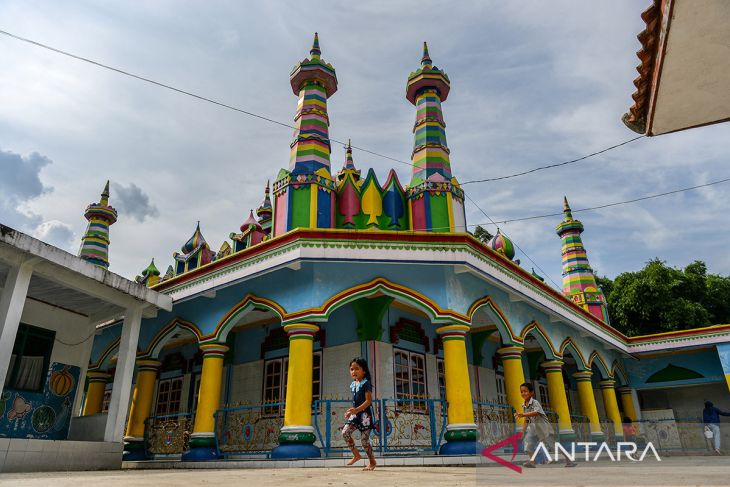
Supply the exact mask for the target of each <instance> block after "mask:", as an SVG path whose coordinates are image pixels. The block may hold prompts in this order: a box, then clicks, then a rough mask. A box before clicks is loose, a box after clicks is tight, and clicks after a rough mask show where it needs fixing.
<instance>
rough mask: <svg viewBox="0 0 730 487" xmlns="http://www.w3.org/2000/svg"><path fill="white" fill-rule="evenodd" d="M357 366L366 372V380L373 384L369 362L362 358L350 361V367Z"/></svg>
mask: <svg viewBox="0 0 730 487" xmlns="http://www.w3.org/2000/svg"><path fill="white" fill-rule="evenodd" d="M352 364H357V365H359V366H360V368H361V369H362V370H363V371H365V378H366V379H367V380H368V381H370V383H372V382H373V379H371V378H370V367H368V361H367V360H365V359H364V358H362V357H355V358H354V359H352V360H350V365H352Z"/></svg>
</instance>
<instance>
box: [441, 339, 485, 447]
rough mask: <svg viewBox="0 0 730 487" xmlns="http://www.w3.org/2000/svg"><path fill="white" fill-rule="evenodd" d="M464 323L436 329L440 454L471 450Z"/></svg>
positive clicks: (471, 408) (471, 417)
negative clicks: (441, 390) (442, 416)
mask: <svg viewBox="0 0 730 487" xmlns="http://www.w3.org/2000/svg"><path fill="white" fill-rule="evenodd" d="M468 332H469V327H468V326H466V325H447V326H442V327H440V328H437V329H436V333H438V334H439V335H440V336H441V341H442V343H443V347H444V382H445V386H446V404H447V425H446V434H445V438H446V441H447V443H446V444H444V445H443V446H442V447H441V454H442V455H459V454H472V455H473V454H474V453H475V452H476V451H475V447H476V445H475V442H476V439H477V426H476V424H475V423H474V405H473V403H472V398H471V384H470V382H469V364H468V362H467V359H466V334H467V333H468Z"/></svg>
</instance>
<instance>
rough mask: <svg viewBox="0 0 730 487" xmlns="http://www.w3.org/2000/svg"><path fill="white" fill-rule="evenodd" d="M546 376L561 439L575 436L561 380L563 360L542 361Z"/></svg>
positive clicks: (563, 384)
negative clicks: (556, 414)
mask: <svg viewBox="0 0 730 487" xmlns="http://www.w3.org/2000/svg"><path fill="white" fill-rule="evenodd" d="M542 367H543V369H544V370H545V376H546V377H547V385H548V396H549V397H550V406H551V407H552V408H553V410H554V411H555V412H556V413H558V430H559V432H560V439H561V440H562V441H565V440H571V439H574V438H575V431H574V430H573V422H572V421H571V419H570V408H569V407H568V396H567V395H566V393H565V383H564V382H563V361H562V360H549V361H547V362H543V363H542Z"/></svg>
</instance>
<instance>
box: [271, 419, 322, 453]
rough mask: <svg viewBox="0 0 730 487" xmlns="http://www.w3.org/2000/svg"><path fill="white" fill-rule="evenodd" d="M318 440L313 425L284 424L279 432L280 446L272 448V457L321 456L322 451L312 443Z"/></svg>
mask: <svg viewBox="0 0 730 487" xmlns="http://www.w3.org/2000/svg"><path fill="white" fill-rule="evenodd" d="M316 440H317V437H316V436H315V435H314V428H313V427H312V426H284V427H282V428H281V432H280V433H279V446H277V447H276V448H274V449H273V450H271V458H280V459H289V460H294V459H304V458H319V457H320V456H321V452H320V451H319V448H317V447H316V446H314V445H313V444H312V443H314V442H315V441H316Z"/></svg>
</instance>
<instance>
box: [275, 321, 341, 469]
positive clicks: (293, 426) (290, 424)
mask: <svg viewBox="0 0 730 487" xmlns="http://www.w3.org/2000/svg"><path fill="white" fill-rule="evenodd" d="M318 330H319V327H318V326H317V325H311V324H307V323H296V324H291V325H285V326H284V331H286V333H287V335H289V371H288V373H287V382H286V404H285V406H284V426H283V427H282V428H281V432H280V433H279V446H278V447H276V448H274V449H273V450H272V452H271V457H272V458H312V457H318V456H320V451H319V448H317V447H315V446H314V445H313V444H312V443H314V441H315V439H316V438H315V436H314V428H313V427H312V361H313V359H312V350H313V346H314V335H315V334H316V333H317V331H318ZM348 366H349V364H348Z"/></svg>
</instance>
